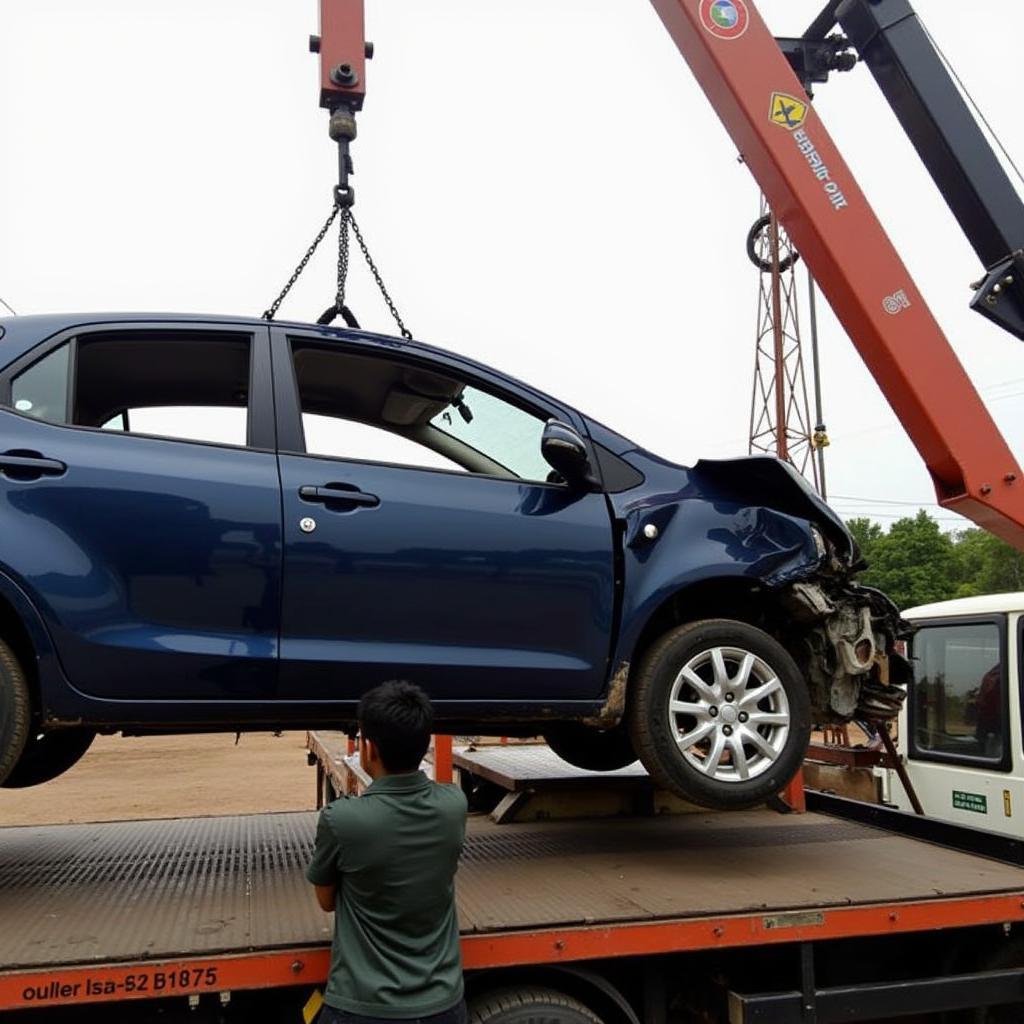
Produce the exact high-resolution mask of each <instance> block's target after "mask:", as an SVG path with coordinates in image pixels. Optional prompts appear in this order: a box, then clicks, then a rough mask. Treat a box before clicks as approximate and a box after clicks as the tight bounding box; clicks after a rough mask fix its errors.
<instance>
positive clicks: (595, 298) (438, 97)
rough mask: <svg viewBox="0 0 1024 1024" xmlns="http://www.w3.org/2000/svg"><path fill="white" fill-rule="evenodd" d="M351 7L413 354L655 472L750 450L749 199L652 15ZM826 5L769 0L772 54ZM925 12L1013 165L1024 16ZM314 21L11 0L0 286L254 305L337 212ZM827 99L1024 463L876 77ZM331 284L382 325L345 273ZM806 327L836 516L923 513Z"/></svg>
mask: <svg viewBox="0 0 1024 1024" xmlns="http://www.w3.org/2000/svg"><path fill="white" fill-rule="evenodd" d="M366 5H367V19H368V34H369V37H370V38H371V39H373V40H374V42H375V43H376V46H377V56H376V58H375V59H374V60H373V62H372V63H371V64H370V66H369V97H368V100H367V104H366V108H365V110H364V111H363V113H362V114H361V115H360V120H359V132H360V134H359V139H358V141H357V143H356V144H355V147H354V157H355V161H356V170H357V174H356V177H355V179H354V183H355V185H356V188H357V194H358V205H357V213H358V216H359V219H360V222H361V224H362V226H363V229H364V232H365V234H366V236H367V239H368V241H369V242H370V245H371V248H372V250H373V251H374V253H375V255H376V257H377V260H378V263H379V264H380V266H381V268H382V270H383V272H384V274H385V277H386V279H387V281H388V282H389V284H390V286H391V290H392V294H393V295H394V297H395V299H396V301H397V303H398V305H399V309H400V310H401V311H402V313H403V316H404V317H405V319H406V321H407V323H408V324H409V326H410V327H411V328H412V330H413V332H414V334H415V335H416V336H417V337H418V338H420V339H422V340H424V341H428V342H431V343H433V344H437V345H441V346H443V347H446V348H450V349H453V350H456V351H459V352H463V353H466V354H469V355H472V356H473V357H475V358H478V359H480V360H482V361H483V362H486V363H490V364H492V365H495V366H497V367H499V368H501V369H504V370H506V371H509V372H511V373H513V374H515V375H517V376H519V377H522V378H524V379H525V380H528V381H530V382H531V383H533V384H535V385H537V386H539V387H541V388H542V389H544V390H546V391H549V392H551V393H553V394H555V395H557V396H559V397H561V398H563V399H565V400H566V401H568V402H570V403H571V404H573V405H576V406H578V407H579V408H581V409H583V410H584V411H586V412H588V413H590V414H592V415H594V416H595V417H597V418H598V419H600V420H603V421H605V422H606V423H608V424H609V425H610V426H612V427H614V428H615V429H617V430H619V431H621V432H622V433H624V434H626V435H627V436H629V437H632V438H633V439H635V440H636V441H637V442H639V443H640V444H642V445H644V446H646V447H648V448H651V449H652V450H654V451H656V452H658V453H659V454H662V455H665V456H667V457H669V458H671V459H674V460H677V461H680V462H684V463H686V462H692V461H694V460H695V459H697V458H699V457H701V456H706V457H725V456H730V455H737V454H743V453H744V452H745V450H746V437H747V429H748V418H749V406H750V394H751V384H752V371H753V353H754V333H755V318H756V298H757V280H756V273H755V271H754V270H753V268H752V267H751V266H750V265H749V263H748V262H747V260H746V256H745V254H744V248H743V246H744V239H745V235H746V231H747V228H748V227H749V225H750V223H751V222H752V221H753V219H754V218H755V217H756V215H757V208H758V191H757V187H756V186H755V184H754V182H753V180H752V179H751V178H750V176H749V173H748V172H747V171H746V170H745V169H744V168H743V167H742V166H740V165H738V164H737V162H736V153H735V148H734V147H733V145H732V144H731V142H730V141H729V138H728V136H727V135H726V133H725V131H724V129H723V128H722V127H721V126H720V124H719V122H718V121H717V118H716V117H715V115H714V113H713V112H712V111H711V110H710V109H709V108H708V106H707V104H706V103H705V101H704V99H703V95H702V93H701V92H700V90H699V88H698V87H697V85H696V82H695V81H694V79H693V77H692V76H691V74H690V72H689V70H688V68H687V67H686V65H685V63H684V62H683V61H682V59H681V58H680V57H679V56H678V54H677V51H676V49H675V47H674V45H673V44H672V43H671V41H670V39H669V38H668V36H667V34H666V33H665V31H664V29H663V28H662V26H661V23H660V21H659V20H658V18H657V16H656V15H655V14H654V11H653V9H652V8H651V7H650V5H649V4H648V3H647V2H646V0H366ZM820 6H821V0H761V2H759V3H758V7H759V9H760V10H761V13H762V14H763V16H764V17H765V19H766V20H767V22H768V24H769V25H770V26H771V27H772V29H773V30H774V31H775V32H776V33H777V34H780V35H781V34H794V35H795V34H799V33H800V32H801V31H802V30H803V29H804V28H805V27H806V25H807V23H809V21H810V20H811V18H813V16H814V15H815V14H816V13H817V11H818V9H819V7H820ZM916 7H917V10H918V12H919V13H920V14H921V16H922V18H923V19H924V21H925V22H926V24H927V25H928V27H929V28H930V30H931V31H932V33H933V35H934V36H935V37H936V39H937V40H938V42H939V43H940V45H941V46H942V47H943V48H944V49H945V51H946V53H947V55H948V56H949V57H950V59H951V60H952V61H953V63H954V65H955V66H956V67H957V69H958V70H959V72H960V74H961V76H962V77H963V78H964V80H965V82H966V83H967V85H968V87H969V88H970V89H971V91H972V92H973V93H974V95H975V97H976V99H977V100H978V101H979V103H980V104H981V106H982V109H983V110H984V111H985V112H986V114H987V115H988V117H989V119H990V120H991V121H992V123H993V125H994V126H995V128H996V130H997V131H998V132H999V133H1000V135H1001V136H1002V138H1003V141H1004V142H1005V143H1006V145H1007V146H1008V148H1009V149H1010V151H1011V153H1013V154H1014V155H1015V156H1016V157H1017V158H1018V162H1020V160H1022V159H1024V122H1022V120H1021V118H1020V116H1019V107H1018V99H1017V90H1015V89H1014V88H1013V87H1012V79H1013V75H1014V73H1015V71H1016V69H1018V68H1019V59H1020V58H1019V54H1020V47H1021V41H1022V39H1024V4H1003V5H1001V7H999V8H998V10H993V9H992V8H991V7H987V8H986V9H985V15H984V16H981V13H980V7H978V8H977V9H976V7H975V5H968V4H962V3H952V2H950V0H917V3H916ZM975 10H977V13H973V12H974V11H975ZM316 28H317V4H316V0H173V2H169V0H88V2H82V0H31V2H30V0H0V146H2V150H0V153H2V159H0V231H2V234H0V239H2V241H0V296H2V297H3V298H4V299H5V300H7V301H8V302H9V303H10V304H11V305H13V306H14V308H15V309H17V310H18V312H20V313H33V312H45V311H52V310H80V311H94V310H172V311H190V312H212V313H227V314H231V313H239V314H259V313H260V312H261V311H262V310H263V309H264V308H265V307H266V306H267V304H268V303H269V301H270V300H271V299H272V298H273V297H274V296H275V295H276V293H277V291H278V290H279V288H280V286H281V285H282V284H283V282H284V280H285V279H286V278H287V277H288V275H289V273H290V272H291V269H292V267H293V266H294V264H295V263H296V262H297V259H298V257H299V256H300V255H301V254H302V252H303V251H304V250H305V247H306V245H307V244H308V242H309V240H310V239H311V237H312V235H313V234H314V233H315V231H316V229H317V227H318V226H319V224H320V223H321V222H322V220H323V218H324V217H325V216H326V214H327V212H328V210H329V208H330V202H331V186H332V184H333V182H334V175H335V153H334V147H333V144H332V143H331V142H330V140H329V139H328V137H327V132H326V115H325V113H324V112H323V111H321V110H320V109H319V108H318V106H317V98H316V93H317V62H316V58H314V57H313V56H311V55H310V54H309V53H308V52H307V49H306V39H307V36H308V35H309V34H310V33H311V32H314V31H316ZM817 106H818V110H819V112H820V113H821V115H822V117H823V118H824V120H825V123H826V125H827V126H828V128H829V130H830V131H831V132H832V134H833V136H834V137H835V138H836V140H837V142H838V143H839V145H840V148H841V150H842V151H843V152H844V154H845V156H846V158H847V160H848V162H849V163H850V164H851V165H852V168H853V170H854V172H855V173H856V175H857V176H858V178H859V180H860V183H861V185H862V187H863V188H864V189H865V191H866V192H867V194H868V196H869V198H870V199H871V200H872V202H873V203H874V204H875V207H876V210H877V212H878V213H879V215H880V217H881V219H882V222H883V223H884V224H885V225H886V227H887V228H888V229H889V231H890V234H891V235H892V236H893V238H894V240H895V242H896V243H897V247H898V248H899V249H900V251H901V253H902V255H903V256H904V259H905V260H906V261H907V263H908V265H909V267H910V269H911V272H912V273H913V275H914V276H915V278H916V280H917V283H918V285H919V286H920V287H921V289H922V290H923V292H924V294H925V296H926V298H927V299H928V301H929V302H930V303H931V305H932V308H933V310H934V311H935V313H936V314H937V316H938V318H939V321H940V322H941V323H942V324H943V326H944V327H945V329H946V331H947V333H948V334H949V336H950V338H951V340H952V342H953V345H954V346H955V348H956V350H957V352H958V353H959V355H960V357H961V359H962V360H963V361H964V363H965V365H966V366H967V368H968V370H969V372H970V373H971V375H972V377H973V379H974V381H975V383H976V384H977V386H978V387H979V388H980V390H981V393H982V395H983V397H984V398H985V400H986V402H987V403H988V404H989V407H990V409H991V410H992V412H993V414H994V416H995V417H996V419H997V421H998V422H999V423H1000V425H1001V426H1002V428H1003V429H1004V431H1005V432H1006V434H1007V436H1008V439H1009V441H1010V444H1011V447H1012V448H1013V449H1014V450H1015V451H1016V452H1017V453H1018V455H1022V454H1024V415H1022V413H1021V409H1022V403H1024V345H1022V344H1021V343H1020V342H1018V341H1016V340H1014V339H1012V338H1011V337H1010V336H1009V335H1007V334H1004V333H1003V332H1001V331H999V330H998V329H997V328H995V327H992V326H990V325H988V324H987V323H986V322H985V321H984V320H982V319H981V318H980V317H978V316H977V315H976V314H972V313H970V312H969V310H968V308H967V302H968V299H969V291H968V288H967V285H968V282H970V281H972V280H974V279H975V278H976V277H977V276H978V271H979V269H980V268H979V264H978V261H977V259H976V257H975V256H974V253H973V252H972V250H971V249H970V248H969V246H968V244H967V242H966V240H965V239H964V238H963V236H962V235H961V233H960V231H959V228H958V227H957V225H956V223H955V222H954V220H953V218H952V216H951V215H950V214H949V212H948V211H947V209H946V207H945V205H944V204H943V203H942V201H941V199H940V197H939V196H938V194H937V192H936V190H935V187H934V186H933V185H932V183H931V180H930V179H929V178H928V177H927V175H926V173H925V171H924V169H923V168H922V167H921V166H920V164H919V162H918V160H917V158H916V156H915V155H914V153H913V151H912V150H911V148H910V146H909V143H907V142H906V140H905V137H904V136H903V135H902V132H901V131H900V129H899V126H898V125H897V123H896V121H895V119H894V118H893V116H892V115H891V113H890V112H889V109H888V107H887V106H886V104H885V102H884V100H883V99H882V97H881V95H880V94H879V93H878V91H877V89H876V87H875V85H874V82H873V80H872V79H871V77H870V75H869V74H868V72H867V70H866V69H865V68H858V69H857V70H856V71H855V72H854V73H852V74H849V75H843V76H839V77H836V78H834V79H833V81H832V82H831V83H830V84H829V85H827V86H825V87H822V88H821V89H820V90H819V93H818V97H817ZM333 274H334V266H333V259H332V255H331V253H330V250H329V248H328V249H327V250H326V251H324V252H323V253H322V254H320V256H319V258H318V259H317V260H316V261H315V263H314V264H313V265H312V266H311V267H310V269H309V271H308V272H307V275H306V276H305V277H304V279H303V280H302V281H301V282H300V284H299V285H298V286H297V287H296V288H295V290H294V291H293V293H292V295H291V296H290V297H289V299H288V300H287V302H286V303H285V306H284V307H283V309H282V312H281V315H282V316H286V317H288V318H294V319H313V318H315V317H316V315H318V314H319V313H320V311H321V310H322V309H323V308H324V307H325V306H326V305H327V304H328V303H329V302H330V300H331V298H332V295H333ZM350 296H351V300H352V305H353V307H354V309H355V310H356V312H357V314H358V315H359V316H360V317H361V319H362V322H363V323H364V325H365V326H367V327H369V328H372V329H377V330H383V331H385V332H390V331H391V326H390V323H389V320H388V318H387V313H386V310H385V309H384V308H383V306H382V305H381V304H380V302H379V300H378V299H377V297H376V295H375V294H374V291H373V287H372V282H371V281H370V279H369V277H368V275H366V274H365V272H364V271H363V270H362V269H361V268H360V269H359V270H358V271H356V273H355V275H354V278H353V281H352V285H351V290H350ZM821 319H822V324H821V328H822V331H821V333H822V350H823V351H822V361H823V385H824V392H825V411H826V421H827V424H828V427H829V433H830V435H831V438H832V442H833V443H832V447H831V448H829V449H828V451H827V467H828V469H827V471H828V477H829V491H830V495H832V496H836V497H834V498H833V504H834V505H835V506H836V507H837V508H838V509H839V510H840V512H841V513H842V514H844V515H846V516H847V517H849V516H850V515H853V514H857V513H861V514H864V513H866V514H870V515H873V516H875V517H876V518H879V519H881V520H882V521H884V522H890V521H891V520H892V518H894V517H896V516H898V515H902V514H906V513H913V511H914V507H915V506H916V505H918V504H925V505H926V504H927V503H929V502H931V501H932V500H933V494H932V490H931V485H930V483H929V480H928V477H927V474H926V472H925V470H924V467H923V465H922V464H921V462H920V459H919V458H918V456H917V454H916V452H915V451H914V449H913V448H912V447H911V445H910V444H909V442H908V441H907V439H906V437H905V436H904V434H903V431H902V430H901V428H900V427H899V424H898V423H897V422H896V420H895V418H894V417H893V415H892V413H891V412H890V410H889V408H888V406H887V405H886V403H885V401H884V399H882V397H881V395H880V393H879V391H878V389H877V387H876V385H875V384H874V382H873V380H872V379H871V377H870V376H869V375H868V374H867V372H866V371H865V370H864V369H863V367H862V365H861V363H860V361H859V358H858V356H857V355H856V352H855V350H854V349H853V346H852V345H851V343H850V342H849V341H848V340H847V339H846V337H845V336H844V334H843V332H842V330H841V329H840V328H839V326H838V324H837V323H836V322H835V320H834V319H833V318H832V317H831V316H830V315H829V314H828V313H827V311H826V312H825V315H823V316H822V318H821ZM838 496H842V497H838ZM854 498H857V499H865V498H866V499H871V500H869V501H860V500H858V501H854V500H852V499H854ZM901 503H906V504H901ZM938 514H939V516H940V518H942V520H943V522H944V525H946V526H950V527H951V526H953V525H955V523H956V522H957V521H958V520H957V517H955V516H952V515H951V514H950V513H947V512H943V511H941V510H939V511H938ZM959 522H961V523H962V522H963V521H962V520H960V521H959ZM964 525H969V524H964Z"/></svg>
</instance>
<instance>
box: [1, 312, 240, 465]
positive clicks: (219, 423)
mask: <svg viewBox="0 0 1024 1024" xmlns="http://www.w3.org/2000/svg"><path fill="white" fill-rule="evenodd" d="M249 350H250V341H249V338H248V336H246V335H234V334H229V333H226V332H210V333H205V334H204V333H203V332H193V331H160V332H140V333H136V332H133V331H116V332H113V331H112V332H106V333H97V334H91V335H83V336H81V337H79V338H75V339H72V341H69V342H66V343H65V344H63V345H61V346H60V347H59V348H57V349H54V350H53V351H51V352H50V353H48V354H47V355H45V356H44V357H43V358H42V359H40V360H38V361H37V362H35V363H33V364H32V365H31V366H30V367H28V369H26V370H24V371H22V372H21V373H20V374H19V375H18V376H17V377H15V378H14V379H13V380H12V382H11V404H12V406H13V408H14V409H15V411H17V412H20V413H23V414H25V415H27V416H33V417H35V418H37V419H42V420H47V421H48V422H50V423H60V424H66V425H69V426H81V427H98V428H102V429H104V430H111V431H120V432H124V433H132V434H146V435H153V436H157V437H167V438H173V439H176V440H184V441H202V442H206V443H211V444H226V445H235V446H244V445H245V444H246V439H247V434H248V393H249V359H250V351H249ZM69 369H70V371H71V372H70V373H69ZM69 390H70V396H69ZM69 397H70V400H69Z"/></svg>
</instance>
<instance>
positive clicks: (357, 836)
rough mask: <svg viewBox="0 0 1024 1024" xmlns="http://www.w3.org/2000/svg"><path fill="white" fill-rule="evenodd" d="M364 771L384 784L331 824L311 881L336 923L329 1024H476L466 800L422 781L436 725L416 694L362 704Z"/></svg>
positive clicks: (374, 694)
mask: <svg viewBox="0 0 1024 1024" xmlns="http://www.w3.org/2000/svg"><path fill="white" fill-rule="evenodd" d="M358 717H359V732H360V746H359V760H360V763H361V764H362V766H363V769H364V770H365V771H366V773H367V774H368V775H369V776H370V777H371V778H372V779H373V783H372V784H371V785H370V786H369V787H368V788H367V789H366V791H365V792H364V793H363V795H362V796H360V797H358V798H355V799H350V798H347V797H343V798H342V799H340V800H335V801H333V802H332V803H330V804H328V805H327V806H326V807H325V808H324V809H323V810H322V811H321V812H320V819H319V821H318V823H317V830H316V847H315V848H314V850H313V859H312V861H311V862H310V865H309V867H308V868H307V869H306V877H307V878H308V879H309V881H310V882H312V883H313V885H314V886H315V887H316V897H317V901H318V902H319V904H320V906H321V907H322V908H323V909H324V910H325V911H332V910H333V911H334V939H333V942H332V945H331V972H330V976H329V978H328V981H327V991H326V993H325V994H324V1003H325V1006H324V1008H323V1010H322V1011H321V1013H320V1018H319V1021H320V1024H367V1022H373V1021H377V1020H383V1021H389V1022H391V1021H396V1020H410V1019H416V1020H419V1021H421V1022H423V1024H465V1020H466V1006H465V1002H464V1001H463V986H462V957H461V952H460V949H459V929H458V922H457V920H456V916H455V885H454V879H455V870H456V867H457V865H458V859H459V853H460V852H461V850H462V843H463V839H464V837H465V830H466V798H465V796H464V795H463V793H462V791H461V790H460V789H459V788H458V787H457V786H450V785H449V786H445V785H438V784H437V783H435V782H432V781H431V780H430V779H428V778H427V776H426V775H424V774H423V772H422V771H420V762H421V761H422V760H423V756H424V755H425V754H426V752H427V747H428V746H429V745H430V734H431V730H432V728H433V723H434V713H433V709H432V708H431V706H430V701H429V700H428V699H427V696H426V694H425V693H424V692H423V691H422V690H421V689H420V688H419V687H418V686H414V685H412V684H411V683H404V682H390V683H383V684H382V685H380V686H378V687H376V688H374V689H372V690H369V691H367V692H366V693H365V694H363V697H362V700H360V702H359V711H358Z"/></svg>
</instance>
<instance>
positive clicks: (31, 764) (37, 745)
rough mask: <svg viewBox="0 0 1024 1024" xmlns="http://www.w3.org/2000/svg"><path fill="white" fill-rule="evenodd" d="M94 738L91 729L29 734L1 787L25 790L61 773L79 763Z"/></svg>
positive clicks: (94, 734) (94, 735)
mask: <svg viewBox="0 0 1024 1024" xmlns="http://www.w3.org/2000/svg"><path fill="white" fill-rule="evenodd" d="M95 738H96V733H94V732H93V731H92V730H91V729H58V730H56V731H55V732H44V733H39V734H38V735H36V736H32V737H30V738H29V741H28V742H27V743H26V744H25V749H24V751H22V755H21V758H20V759H19V760H18V763H17V764H16V765H15V766H14V770H13V771H12V772H11V773H10V775H8V776H7V778H6V779H4V781H3V782H0V786H2V787H3V788H4V789H24V788H25V787H27V786H38V785H40V784H41V783H43V782H49V781H50V780H51V779H55V778H57V776H58V775H63V774H64V773H65V772H66V771H67V770H68V769H69V768H71V767H72V766H74V765H76V764H78V762H79V761H80V760H81V759H82V755H83V754H85V752H86V751H87V750H88V749H89V747H90V746H91V744H92V741H93V740H94V739H95Z"/></svg>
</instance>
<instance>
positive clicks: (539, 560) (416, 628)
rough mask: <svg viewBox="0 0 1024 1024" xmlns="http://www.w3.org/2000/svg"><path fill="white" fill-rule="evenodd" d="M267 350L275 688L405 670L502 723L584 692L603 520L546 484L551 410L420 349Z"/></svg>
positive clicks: (609, 608) (598, 615) (588, 681)
mask: <svg viewBox="0 0 1024 1024" xmlns="http://www.w3.org/2000/svg"><path fill="white" fill-rule="evenodd" d="M273 343H274V346H275V348H274V365H275V397H276V404H277V410H278V416H279V421H278V430H279V436H280V441H281V451H280V454H279V461H280V467H281V483H282V490H283V509H284V534H283V536H284V544H285V558H284V567H285V568H284V584H283V603H282V636H281V654H282V663H281V686H282V693H283V694H287V695H288V696H290V697H293V698H303V699H318V700H352V699H355V698H356V697H358V696H359V694H360V693H361V692H362V691H363V690H364V689H366V688H367V687H368V686H370V685H372V684H374V683H376V682H379V681H382V680H386V679H393V678H404V679H409V680H412V681H413V682H416V683H419V684H421V685H422V686H424V687H425V688H426V690H427V692H428V693H429V694H430V695H431V696H432V697H433V698H435V699H438V700H443V701H466V702H472V703H474V704H475V705H481V704H482V703H483V702H492V703H491V705H490V706H491V708H492V709H495V710H501V709H502V708H508V709H509V710H511V712H512V713H515V711H514V709H513V708H510V707H509V702H515V701H523V702H529V703H534V702H537V701H545V702H548V703H556V702H558V701H573V700H581V699H587V698H591V699H592V698H595V697H597V696H598V695H599V694H600V692H601V690H602V688H603V685H604V680H605V674H606V665H607V659H608V656H609V641H610V636H611V629H612V621H613V592H614V583H613V557H612V529H611V521H610V517H609V511H608V507H607V503H606V500H605V496H604V495H603V494H601V493H594V492H589V493H587V492H583V491H581V490H572V489H570V488H569V487H567V486H566V485H565V484H564V483H554V482H549V481H548V479H547V477H548V476H549V474H550V473H551V471H550V468H549V467H547V466H546V465H545V464H544V463H543V460H542V458H541V456H540V437H541V431H542V430H543V425H544V422H545V419H546V417H548V416H551V415H555V414H558V413H560V410H556V409H553V408H544V407H541V406H539V405H537V404H531V403H530V402H529V401H528V400H526V399H524V397H523V396H522V394H517V393H513V392H508V391H502V389H501V388H500V387H498V386H496V385H495V384H494V382H493V380H492V381H488V382H484V381H479V380H470V379H469V377H468V376H467V375H466V374H465V373H461V372H459V371H458V370H457V369H455V368H453V365H452V364H451V363H447V362H445V361H444V360H443V359H440V358H439V357H436V356H427V355H425V354H424V353H423V351H422V350H418V353H417V354H416V355H408V354H403V353H395V350H394V347H391V346H388V347H385V346H384V345H381V344H378V345H372V344H369V343H368V342H364V343H363V345H362V346H361V347H360V346H359V345H357V344H355V343H354V342H348V343H346V342H342V341H340V340H339V341H335V342H325V341H324V340H323V339H322V336H320V337H308V336H303V335H301V334H298V335H291V336H289V335H288V334H286V333H284V332H281V333H275V335H274V338H273ZM407 351H408V350H407ZM563 415H564V414H563ZM441 427H443V428H444V429H443V430H442V429H440V428H441ZM488 433H489V434H490V435H491V436H490V437H489V439H488V438H487V437H486V436H485V435H488ZM470 435H472V436H470ZM478 435H479V436H478ZM439 449H443V450H439ZM503 459H504V462H502V460H503ZM467 466H469V467H470V468H469V469H467ZM494 702H501V703H500V704H497V703H494ZM473 713H474V714H475V713H478V711H474V712H473Z"/></svg>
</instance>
